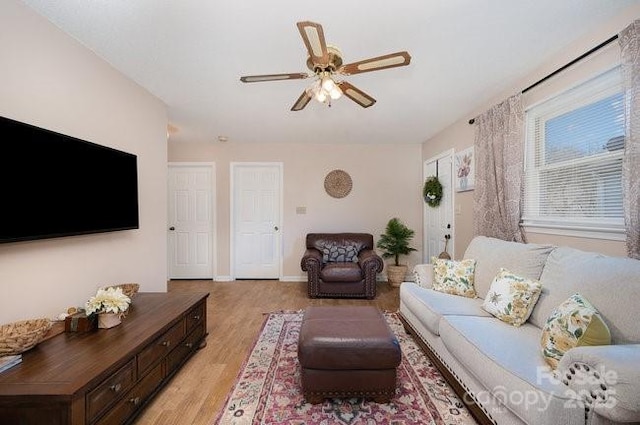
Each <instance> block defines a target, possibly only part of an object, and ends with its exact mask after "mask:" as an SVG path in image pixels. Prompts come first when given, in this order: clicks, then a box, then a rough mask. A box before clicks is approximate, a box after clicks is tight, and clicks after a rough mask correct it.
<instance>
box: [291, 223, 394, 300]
mask: <svg viewBox="0 0 640 425" xmlns="http://www.w3.org/2000/svg"><path fill="white" fill-rule="evenodd" d="M306 243H307V249H306V251H305V253H304V256H303V257H302V260H301V261H300V266H301V267H302V271H305V272H307V276H308V285H309V286H308V290H309V297H311V298H318V297H325V298H369V299H372V298H375V296H376V274H377V273H380V272H382V269H383V267H384V263H383V262H382V258H380V256H379V255H378V254H376V252H375V251H374V249H373V248H374V245H373V235H371V234H369V233H309V234H307V242H306Z"/></svg>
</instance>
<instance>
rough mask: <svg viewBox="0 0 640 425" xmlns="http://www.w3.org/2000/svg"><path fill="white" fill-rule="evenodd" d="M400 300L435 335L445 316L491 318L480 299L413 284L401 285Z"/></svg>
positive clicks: (405, 283) (437, 333)
mask: <svg viewBox="0 0 640 425" xmlns="http://www.w3.org/2000/svg"><path fill="white" fill-rule="evenodd" d="M400 298H401V299H402V302H403V303H404V304H405V305H406V306H407V308H408V309H409V310H411V312H412V313H413V314H414V315H415V316H416V317H418V318H419V320H420V322H422V324H423V325H424V326H425V327H426V328H427V329H429V331H431V332H432V333H434V334H435V335H439V332H440V327H439V324H440V318H441V317H442V316H443V315H447V314H455V315H476V316H482V317H491V315H490V314H489V313H487V312H486V311H484V310H483V309H482V308H481V307H480V305H481V303H482V300H480V299H478V298H467V297H460V296H458V295H450V294H445V293H442V292H438V291H435V290H433V289H426V288H421V287H419V286H418V285H416V284H414V283H412V282H403V283H402V285H400Z"/></svg>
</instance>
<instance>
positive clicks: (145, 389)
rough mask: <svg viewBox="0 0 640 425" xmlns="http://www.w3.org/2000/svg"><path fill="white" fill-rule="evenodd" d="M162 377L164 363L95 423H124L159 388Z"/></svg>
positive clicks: (97, 424) (100, 424) (111, 424)
mask: <svg viewBox="0 0 640 425" xmlns="http://www.w3.org/2000/svg"><path fill="white" fill-rule="evenodd" d="M162 379H163V376H162V364H158V365H156V367H154V368H153V369H152V370H151V371H150V372H149V373H148V374H147V375H146V376H145V377H144V378H142V380H141V381H140V382H139V383H138V384H137V385H136V386H135V387H134V388H133V389H132V390H131V391H130V392H129V393H128V394H127V395H126V397H124V398H123V399H122V400H120V402H119V403H118V404H116V405H115V406H113V408H112V409H111V410H110V411H109V412H108V413H107V414H106V415H105V416H104V417H103V418H102V419H100V420H99V421H98V422H96V424H95V425H122V424H123V423H125V422H126V421H127V419H128V418H130V417H131V416H132V415H133V414H134V413H135V412H136V410H138V409H140V408H142V406H143V405H144V404H145V403H146V401H147V399H148V398H149V396H150V395H151V394H153V392H154V391H155V389H156V388H158V386H159V385H160V383H161V382H162Z"/></svg>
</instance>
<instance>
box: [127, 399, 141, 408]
mask: <svg viewBox="0 0 640 425" xmlns="http://www.w3.org/2000/svg"><path fill="white" fill-rule="evenodd" d="M129 403H131V404H133V405H134V406H137V405H138V404H140V397H134V398H130V399H129Z"/></svg>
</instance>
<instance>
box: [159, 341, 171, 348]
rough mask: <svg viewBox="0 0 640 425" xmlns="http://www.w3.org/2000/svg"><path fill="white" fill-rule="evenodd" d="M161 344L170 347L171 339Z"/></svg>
mask: <svg viewBox="0 0 640 425" xmlns="http://www.w3.org/2000/svg"><path fill="white" fill-rule="evenodd" d="M160 345H162V346H163V347H169V346H171V341H162V342H161V343H160Z"/></svg>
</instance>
